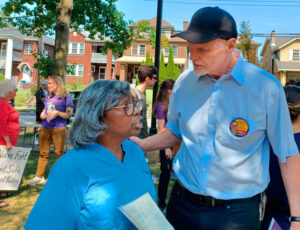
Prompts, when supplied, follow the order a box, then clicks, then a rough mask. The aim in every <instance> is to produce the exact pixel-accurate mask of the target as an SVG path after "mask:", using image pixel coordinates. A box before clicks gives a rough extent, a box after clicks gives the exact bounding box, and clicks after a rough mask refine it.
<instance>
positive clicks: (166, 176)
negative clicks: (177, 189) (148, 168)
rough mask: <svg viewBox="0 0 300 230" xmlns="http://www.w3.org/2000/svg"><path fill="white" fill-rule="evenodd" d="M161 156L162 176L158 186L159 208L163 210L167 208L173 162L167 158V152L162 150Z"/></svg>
mask: <svg viewBox="0 0 300 230" xmlns="http://www.w3.org/2000/svg"><path fill="white" fill-rule="evenodd" d="M159 156H160V176H159V184H158V207H159V208H160V209H161V210H163V209H164V208H165V207H166V197H167V192H168V185H169V181H170V174H171V169H172V160H169V159H167V158H166V155H165V150H160V152H159Z"/></svg>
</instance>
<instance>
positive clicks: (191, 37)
mask: <svg viewBox="0 0 300 230" xmlns="http://www.w3.org/2000/svg"><path fill="white" fill-rule="evenodd" d="M171 37H172V38H173V37H180V38H182V39H184V40H187V41H188V42H192V43H197V44H203V43H207V42H210V41H212V40H215V39H217V38H218V36H217V35H216V34H209V33H205V34H203V33H200V32H195V31H191V30H186V31H183V32H181V33H178V34H173V35H172V36H171Z"/></svg>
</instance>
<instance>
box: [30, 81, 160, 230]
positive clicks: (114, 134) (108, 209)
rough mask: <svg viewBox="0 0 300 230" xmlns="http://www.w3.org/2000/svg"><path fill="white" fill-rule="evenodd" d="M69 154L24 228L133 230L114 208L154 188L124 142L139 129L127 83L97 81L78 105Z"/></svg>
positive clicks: (139, 156)
mask: <svg viewBox="0 0 300 230" xmlns="http://www.w3.org/2000/svg"><path fill="white" fill-rule="evenodd" d="M77 106H78V107H77V112H76V116H75V118H74V121H73V123H72V127H71V130H70V134H69V139H70V142H71V144H72V145H73V146H74V148H73V149H72V150H71V151H69V152H68V153H66V154H65V155H64V156H62V157H61V158H60V160H59V161H57V162H56V163H55V165H54V166H53V168H52V170H51V172H50V176H49V179H48V181H47V184H46V185H45V186H44V188H43V190H42V192H41V194H40V197H39V198H38V200H37V202H36V204H35V206H34V208H33V210H32V212H31V214H30V216H29V218H28V220H27V223H26V225H25V228H26V229H28V230H30V229H41V230H42V229H57V230H60V229H64V230H66V229H135V227H134V226H133V225H132V224H131V223H130V222H129V220H128V219H127V218H126V217H125V216H124V215H123V214H122V213H121V211H120V210H119V207H120V206H122V205H124V204H127V203H129V202H131V201H133V200H135V199H136V198H138V197H139V196H141V195H143V194H145V193H147V192H148V193H149V194H150V195H151V196H152V198H153V199H154V200H156V195H155V188H154V185H153V182H152V178H151V174H150V171H149V168H148V166H147V163H146V160H145V157H144V153H143V151H142V150H141V149H140V148H139V147H138V146H137V145H136V144H135V143H133V142H131V141H129V140H127V138H128V137H129V136H132V135H138V133H139V132H140V130H141V128H142V123H141V116H140V110H141V108H142V104H141V102H135V101H134V100H133V97H132V96H131V94H130V86H129V84H128V83H127V82H120V81H108V80H98V81H95V82H94V83H93V84H91V85H90V86H89V87H88V88H86V89H85V90H84V91H83V92H82V94H81V96H80V99H79V101H78V105H77Z"/></svg>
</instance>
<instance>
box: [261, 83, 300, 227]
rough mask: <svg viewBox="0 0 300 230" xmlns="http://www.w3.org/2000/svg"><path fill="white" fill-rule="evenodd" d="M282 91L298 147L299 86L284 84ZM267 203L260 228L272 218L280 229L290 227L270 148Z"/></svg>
mask: <svg viewBox="0 0 300 230" xmlns="http://www.w3.org/2000/svg"><path fill="white" fill-rule="evenodd" d="M284 92H285V95H286V100H287V103H288V108H289V112H290V116H291V121H292V126H293V131H294V138H295V141H296V144H297V146H298V149H300V116H299V115H300V87H298V86H292V85H289V86H285V87H284ZM266 195H267V198H268V200H267V205H266V211H265V216H264V219H263V221H262V225H261V230H268V229H269V226H270V222H271V221H272V218H274V220H275V221H276V222H277V223H278V224H279V226H280V227H281V229H282V230H288V229H290V225H291V223H290V220H289V217H290V207H289V202H288V198H287V195H286V191H285V188H284V184H283V180H282V176H281V172H280V166H279V163H278V160H277V156H276V155H275V154H274V152H273V150H272V149H271V155H270V183H269V185H268V188H267V189H266Z"/></svg>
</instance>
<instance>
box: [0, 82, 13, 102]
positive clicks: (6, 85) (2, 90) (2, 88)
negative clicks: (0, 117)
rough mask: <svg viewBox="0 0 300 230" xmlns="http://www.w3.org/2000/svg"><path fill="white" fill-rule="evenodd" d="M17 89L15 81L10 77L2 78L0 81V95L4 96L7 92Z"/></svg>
mask: <svg viewBox="0 0 300 230" xmlns="http://www.w3.org/2000/svg"><path fill="white" fill-rule="evenodd" d="M16 89H17V86H16V82H15V81H14V80H12V79H4V80H3V81H1V82H0V97H2V98H3V97H6V96H7V94H8V93H10V92H12V91H14V90H16Z"/></svg>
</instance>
